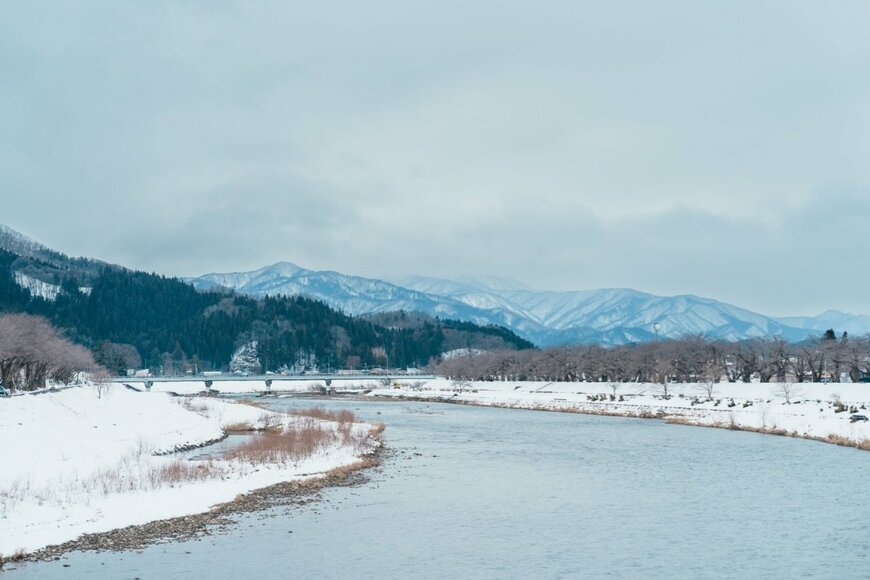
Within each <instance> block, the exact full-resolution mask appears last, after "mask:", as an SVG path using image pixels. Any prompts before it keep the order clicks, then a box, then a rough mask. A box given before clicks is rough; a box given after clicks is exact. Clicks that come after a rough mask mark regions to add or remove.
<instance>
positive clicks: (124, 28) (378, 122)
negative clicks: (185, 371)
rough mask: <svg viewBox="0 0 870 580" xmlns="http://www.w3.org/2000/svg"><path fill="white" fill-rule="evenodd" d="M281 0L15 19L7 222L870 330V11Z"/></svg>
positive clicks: (75, 6)
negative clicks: (690, 296) (697, 302)
mask: <svg viewBox="0 0 870 580" xmlns="http://www.w3.org/2000/svg"><path fill="white" fill-rule="evenodd" d="M254 4H255V3H251V2H229V1H224V2H214V1H208V2H205V1H204V2H199V3H197V2H185V3H178V2H154V3H147V5H145V4H141V5H139V6H136V5H135V3H118V2H100V1H84V0H83V1H73V2H65V3H63V4H62V5H61V6H58V5H57V4H56V3H45V4H42V5H40V4H39V3H37V2H33V3H30V2H28V3H17V5H14V6H9V7H7V8H6V9H5V10H4V15H3V16H2V17H0V70H3V71H4V90H3V91H0V191H2V200H3V212H2V217H0V221H3V222H5V223H7V224H8V225H10V226H12V227H15V228H17V229H20V230H22V231H24V232H25V233H27V234H29V235H31V236H32V237H35V238H37V239H39V240H41V241H44V242H45V243H48V244H49V245H52V246H54V247H57V248H58V249H61V250H64V251H67V252H69V253H74V254H82V255H92V256H96V257H100V258H103V259H106V260H110V261H115V262H119V263H123V264H125V265H129V266H132V267H138V268H142V269H148V270H156V271H160V272H165V273H170V274H199V273H203V272H206V271H215V270H218V271H226V270H240V269H253V268H256V267H259V266H262V265H265V264H267V263H271V262H275V261H279V260H290V261H295V262H298V263H299V264H301V265H304V266H306V267H310V268H324V269H326V268H328V269H337V270H342V271H346V272H350V273H357V274H363V275H372V276H385V277H401V276H403V275H406V274H411V273H421V274H430V275H441V276H456V275H469V274H476V273H479V274H497V275H505V276H511V277H514V278H518V279H520V280H523V281H525V282H527V283H530V284H531V285H534V286H538V287H552V288H558V289H581V288H594V287H607V286H619V287H622V286H629V287H634V288H637V289H640V290H646V291H651V292H658V293H695V294H703V295H710V296H714V297H717V298H720V299H724V300H728V301H731V302H735V303H738V304H740V305H742V306H746V307H750V308H756V309H760V310H764V311H766V312H769V313H772V314H791V313H811V312H815V311H817V310H821V309H825V308H828V307H834V308H840V309H852V310H857V311H863V312H870V298H868V297H867V294H866V293H865V292H864V291H863V287H866V286H867V284H868V283H870V273H868V272H870V269H868V268H866V267H864V266H863V264H862V261H863V259H864V255H865V253H866V252H865V248H866V247H867V242H866V241H865V238H866V234H865V233H864V231H863V230H864V227H863V226H865V225H866V224H867V223H868V221H870V188H868V186H870V175H868V173H870V164H868V163H867V159H870V43H868V42H867V40H866V33H865V30H864V28H865V26H864V24H865V23H866V22H867V21H868V20H870V8H868V7H867V5H866V3H863V2H857V1H855V2H841V3H838V4H837V5H836V6H829V5H827V6H823V5H821V4H819V3H817V2H811V1H809V0H807V1H789V2H785V1H781V2H772V1H770V2H758V1H753V2H749V1H738V2H731V3H728V5H727V6H721V5H714V4H709V3H697V2H689V1H683V2H679V1H666V2H660V3H655V4H652V3H648V2H640V1H621V2H619V1H618V2H611V3H606V6H605V5H604V3H591V2H589V3H586V2H568V1H555V0H549V1H545V2H543V3H537V4H530V3H528V2H523V3H520V2H516V3H510V2H488V1H484V2H476V3H472V4H469V3H467V2H466V3H459V2H438V3H431V2H415V1H413V0H411V1H408V0H403V1H392V0H381V1H379V2H377V3H374V4H373V3H360V2H351V1H346V2H331V3H328V4H324V3H319V4H318V3H312V2H305V3H303V2H277V1H275V2H260V3H256V6H254ZM707 4H709V5H707Z"/></svg>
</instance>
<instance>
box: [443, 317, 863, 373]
mask: <svg viewBox="0 0 870 580" xmlns="http://www.w3.org/2000/svg"><path fill="white" fill-rule="evenodd" d="M433 370H434V371H436V372H438V373H440V374H444V375H446V376H448V377H450V378H453V379H463V380H482V381H497V380H514V381H524V380H541V381H592V382H614V383H616V382H650V383H666V382H719V381H727V382H750V381H752V380H759V381H761V382H822V381H831V382H839V381H840V380H841V377H842V376H848V377H849V378H850V379H851V380H852V381H853V382H858V381H861V380H866V379H867V377H870V338H867V337H861V338H850V337H848V336H847V335H846V333H843V335H842V336H841V337H839V338H838V337H837V336H836V334H835V332H834V331H833V330H828V331H827V332H826V333H825V335H824V336H822V337H819V338H816V339H810V340H806V341H804V342H801V343H796V344H791V343H787V342H784V341H783V340H780V339H777V338H771V339H755V340H748V341H742V342H724V341H713V340H706V339H704V338H700V337H692V338H685V339H681V340H667V341H660V342H648V343H641V344H632V345H627V346H619V347H614V348H603V347H600V346H595V345H586V346H571V347H562V348H549V349H545V350H530V351H520V352H491V353H484V354H481V355H478V356H469V357H463V358H454V359H449V360H445V361H441V362H439V363H437V364H435V365H433Z"/></svg>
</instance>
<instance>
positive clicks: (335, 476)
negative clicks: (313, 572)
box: [0, 424, 385, 573]
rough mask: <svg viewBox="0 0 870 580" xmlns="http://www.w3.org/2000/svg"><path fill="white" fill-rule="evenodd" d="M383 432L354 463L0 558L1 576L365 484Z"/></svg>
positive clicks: (197, 531)
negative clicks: (18, 567)
mask: <svg viewBox="0 0 870 580" xmlns="http://www.w3.org/2000/svg"><path fill="white" fill-rule="evenodd" d="M382 433H383V427H381V424H374V425H372V428H371V430H370V437H371V438H372V441H373V442H374V443H375V448H374V450H373V451H372V452H371V453H368V454H365V455H362V456H360V457H359V459H358V460H357V461H355V462H354V463H350V464H347V465H342V466H339V467H336V468H333V469H331V470H329V471H327V472H325V473H324V474H323V475H320V476H317V477H311V478H308V479H304V480H301V481H285V482H281V483H276V484H274V485H270V486H267V487H263V488H260V489H255V490H252V491H249V492H247V493H244V494H241V495H239V496H237V497H236V498H234V499H232V500H230V501H228V502H224V503H220V504H217V505H215V506H213V507H212V508H211V509H210V510H209V511H206V512H201V513H198V514H190V515H186V516H179V517H175V518H168V519H162V520H155V521H153V522H148V523H145V524H139V525H133V526H126V527H122V528H116V529H114V530H109V531H106V532H99V533H96V534H84V535H82V536H79V537H78V538H76V539H74V540H70V541H68V542H64V543H62V544H55V545H51V546H46V547H44V548H40V549H39V550H35V551H33V552H27V553H20V554H14V555H13V556H11V557H9V556H7V557H6V558H5V559H4V558H2V557H0V573H2V572H4V571H12V570H13V569H8V568H7V569H6V570H4V566H5V565H6V564H16V563H17V564H26V563H27V562H51V561H54V560H60V558H61V557H62V556H63V555H65V554H68V553H70V552H86V551H90V552H102V551H113V552H121V551H129V550H141V549H144V548H146V547H148V546H152V545H155V544H162V543H168V542H177V541H185V540H191V539H197V538H202V537H208V536H211V535H213V534H215V533H220V532H222V531H225V530H227V529H228V528H230V527H231V526H232V525H234V524H235V522H234V521H233V520H232V519H230V516H233V515H239V514H246V513H255V512H260V511H264V510H267V509H270V508H274V507H280V506H293V505H306V504H308V503H312V502H316V501H318V500H319V497H318V493H319V492H320V491H321V490H323V489H325V488H328V487H349V486H355V485H362V484H364V483H365V482H366V481H368V478H366V477H365V476H364V475H363V473H364V472H365V471H367V470H370V469H374V468H376V467H378V466H379V465H381V456H382V454H383V452H384V450H385V446H384V443H383V438H382V436H381V435H382Z"/></svg>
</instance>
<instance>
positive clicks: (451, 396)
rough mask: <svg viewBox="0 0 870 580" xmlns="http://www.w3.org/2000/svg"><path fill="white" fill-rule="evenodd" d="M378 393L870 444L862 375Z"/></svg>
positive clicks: (448, 386)
mask: <svg viewBox="0 0 870 580" xmlns="http://www.w3.org/2000/svg"><path fill="white" fill-rule="evenodd" d="M369 396H371V397H385V398H405V399H415V400H431V401H446V402H453V403H462V404H470V405H482V406H494V407H510V408H519V409H539V410H547V411H564V412H575V413H589V414H596V415H618V416H626V417H647V418H649V417H657V418H662V419H666V420H670V421H673V422H679V423H685V424H689V425H699V426H706V427H724V428H730V429H740V430H747V431H758V432H765V433H772V434H777V435H790V436H795V437H805V438H809V439H818V440H822V441H828V442H831V443H837V444H839V445H850V446H855V447H860V448H863V449H870V422H863V421H859V422H852V420H851V416H852V415H853V414H859V415H866V414H870V385H868V384H862V383H854V384H853V383H848V384H847V383H827V384H821V383H803V384H789V383H785V384H779V383H717V384H714V385H705V384H676V383H675V384H671V385H669V386H668V397H667V398H665V396H664V394H663V387H662V385H658V384H644V383H619V384H608V383H579V382H578V383H544V382H513V381H511V382H455V381H450V380H447V379H437V380H430V381H403V382H398V383H396V384H394V385H393V386H391V387H389V388H381V389H375V390H373V391H372V392H371V393H369Z"/></svg>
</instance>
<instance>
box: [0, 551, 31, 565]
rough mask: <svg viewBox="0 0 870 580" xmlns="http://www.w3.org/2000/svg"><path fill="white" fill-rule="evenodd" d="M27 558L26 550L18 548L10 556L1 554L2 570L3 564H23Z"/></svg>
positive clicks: (0, 563)
mask: <svg viewBox="0 0 870 580" xmlns="http://www.w3.org/2000/svg"><path fill="white" fill-rule="evenodd" d="M26 557H27V551H26V550H25V549H24V548H18V549H17V550H15V551H14V552H12V553H11V554H9V555H8V556H4V555H3V554H0V569H2V568H3V564H6V563H7V562H21V561H22V560H24V559H25V558H26Z"/></svg>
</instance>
